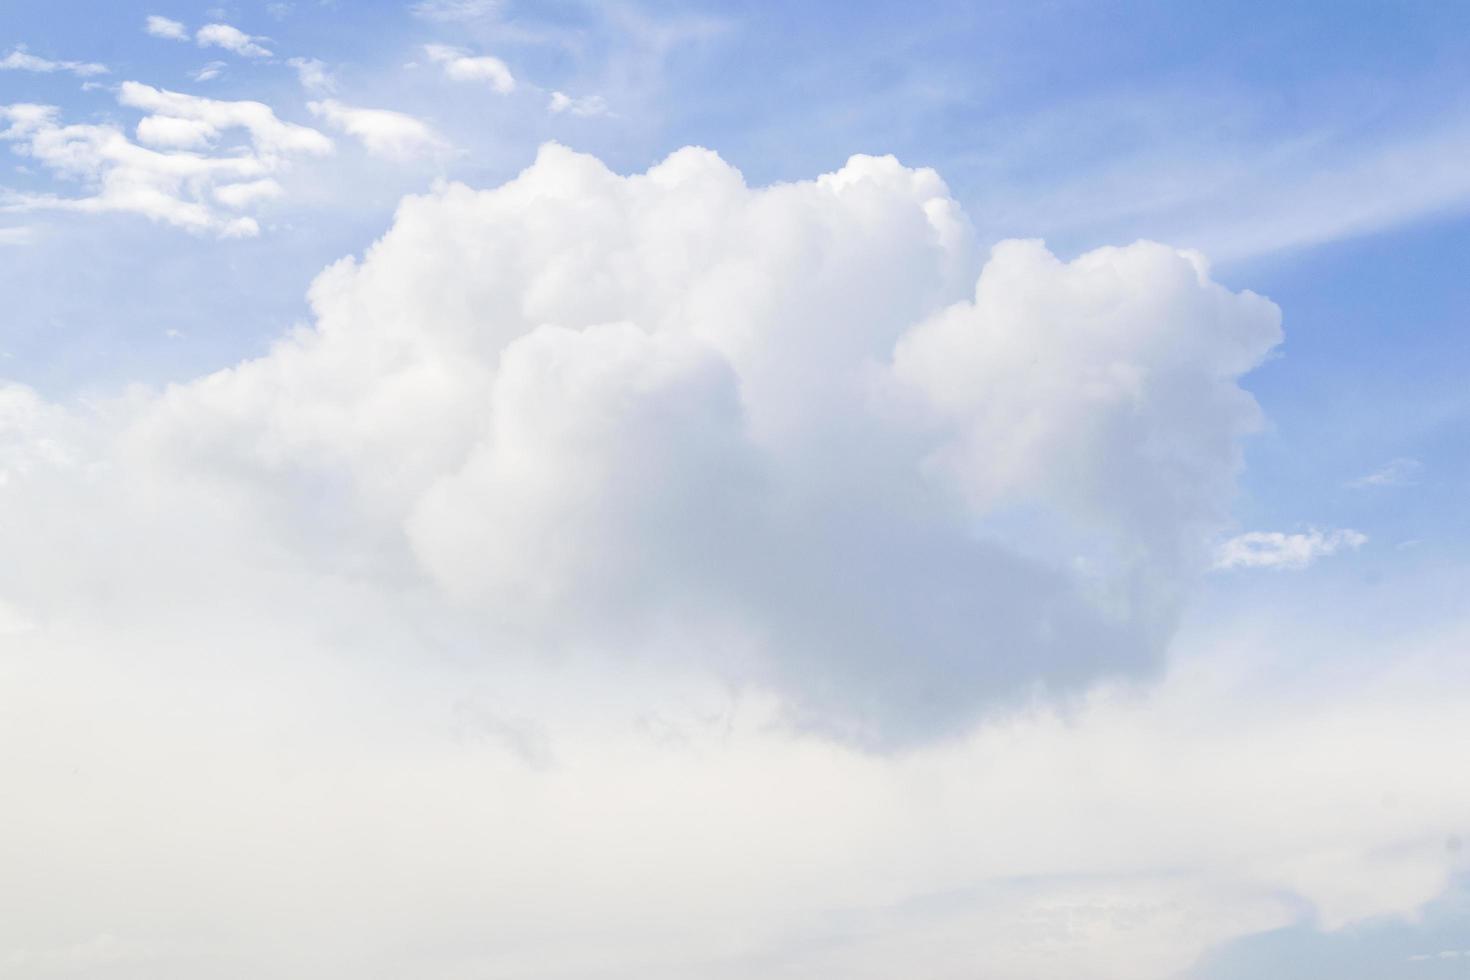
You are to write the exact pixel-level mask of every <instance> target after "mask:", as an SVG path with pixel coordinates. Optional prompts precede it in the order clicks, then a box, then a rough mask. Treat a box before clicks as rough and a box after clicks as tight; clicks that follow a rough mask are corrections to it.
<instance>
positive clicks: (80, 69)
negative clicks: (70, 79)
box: [0, 46, 108, 78]
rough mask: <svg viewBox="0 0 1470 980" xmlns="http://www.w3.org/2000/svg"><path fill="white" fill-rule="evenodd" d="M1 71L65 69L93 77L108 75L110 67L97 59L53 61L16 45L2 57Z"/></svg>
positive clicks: (84, 76)
mask: <svg viewBox="0 0 1470 980" xmlns="http://www.w3.org/2000/svg"><path fill="white" fill-rule="evenodd" d="M0 71H33V72H42V73H45V74H50V73H52V72H58V71H64V72H70V73H71V74H73V75H76V76H77V77H78V78H92V77H93V76H96V75H106V74H107V72H108V69H107V66H106V65H103V64H98V63H97V62H95V61H53V60H52V59H50V58H42V57H39V56H37V55H34V54H31V53H30V51H28V50H26V48H25V47H23V46H22V47H16V48H15V49H14V50H12V51H11V52H10V53H9V54H7V55H6V56H5V57H3V58H0Z"/></svg>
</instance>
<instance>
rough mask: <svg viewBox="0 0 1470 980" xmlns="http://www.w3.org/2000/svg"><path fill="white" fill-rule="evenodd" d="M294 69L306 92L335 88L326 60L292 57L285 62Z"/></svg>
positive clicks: (329, 90) (335, 83)
mask: <svg viewBox="0 0 1470 980" xmlns="http://www.w3.org/2000/svg"><path fill="white" fill-rule="evenodd" d="M286 63H287V64H288V65H290V66H291V67H292V68H295V69H296V77H297V78H299V79H300V80H301V87H302V88H304V89H306V90H307V91H308V92H331V91H335V90H336V88H337V80H336V79H335V78H333V77H332V73H331V72H329V71H328V70H327V65H326V62H324V61H320V60H318V59H316V58H292V59H291V60H290V61H288V62H286Z"/></svg>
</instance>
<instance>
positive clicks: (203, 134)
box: [136, 116, 219, 149]
mask: <svg viewBox="0 0 1470 980" xmlns="http://www.w3.org/2000/svg"><path fill="white" fill-rule="evenodd" d="M136 132H137V137H138V142H139V143H145V144H147V145H148V146H164V147H178V148H184V149H198V148H199V147H204V146H208V145H210V144H211V143H213V142H214V141H215V139H216V138H217V137H218V136H219V130H218V129H216V128H215V127H214V126H212V125H210V124H209V123H207V122H204V121H203V120H199V119H178V118H176V117H174V116H145V117H144V118H142V119H140V120H138V126H137V130H136Z"/></svg>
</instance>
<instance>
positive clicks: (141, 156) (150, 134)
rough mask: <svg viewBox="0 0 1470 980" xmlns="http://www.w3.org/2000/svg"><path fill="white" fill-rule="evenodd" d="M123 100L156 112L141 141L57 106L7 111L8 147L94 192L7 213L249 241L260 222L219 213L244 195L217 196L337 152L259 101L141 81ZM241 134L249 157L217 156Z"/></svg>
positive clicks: (47, 198) (33, 201)
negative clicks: (220, 146) (96, 219)
mask: <svg viewBox="0 0 1470 980" xmlns="http://www.w3.org/2000/svg"><path fill="white" fill-rule="evenodd" d="M118 102H119V104H121V105H123V106H125V107H129V108H134V109H141V110H143V111H145V112H148V113H149V115H147V116H145V117H144V118H143V119H142V120H140V121H139V122H138V124H137V129H136V135H137V139H138V142H136V143H135V142H132V141H131V140H129V139H128V138H127V136H126V135H124V133H123V132H122V131H121V130H119V129H118V128H117V127H115V126H112V125H92V124H84V125H78V124H71V125H68V124H63V123H62V122H61V121H60V119H59V110H57V109H56V108H55V107H52V106H41V105H28V104H17V105H10V106H0V121H4V122H7V123H8V125H7V127H6V128H5V129H4V130H0V140H4V141H7V142H10V143H11V144H12V145H13V147H14V148H15V149H16V150H17V152H20V153H23V154H25V155H27V156H30V157H32V158H34V159H35V160H37V161H38V162H39V163H41V164H43V165H44V166H46V167H47V168H48V169H50V170H51V171H53V172H54V173H55V174H56V175H57V176H58V177H62V178H66V179H71V180H76V181H79V182H81V183H82V184H84V185H86V186H88V187H89V188H90V189H91V190H92V193H91V194H90V195H89V196H82V197H61V196H58V195H54V194H14V195H12V196H11V198H10V199H9V200H8V201H7V202H5V207H6V208H7V209H9V210H21V211H25V210H40V209H47V208H52V209H63V210H72V211H92V212H106V211H116V212H130V213H134V214H140V215H144V216H146V217H148V218H151V219H153V220H155V221H163V222H166V223H168V224H171V225H174V226H176V227H180V228H185V229H188V230H190V231H196V232H206V231H207V232H214V233H216V234H219V235H222V236H225V237H239V236H250V235H254V234H256V233H258V231H259V227H258V225H257V223H256V221H255V219H254V218H252V217H250V216H241V215H233V214H228V213H222V212H220V211H219V210H218V209H217V208H216V207H215V204H216V202H219V201H226V202H229V201H232V200H233V201H235V202H238V201H240V200H242V198H241V197H240V192H238V191H229V190H225V191H224V195H225V196H224V197H220V196H219V195H218V194H216V189H223V188H227V187H231V186H235V187H238V186H240V185H249V186H262V185H261V184H260V182H261V181H265V180H267V179H268V178H269V177H270V175H272V174H275V173H278V172H280V171H281V170H282V169H284V168H285V166H286V165H287V161H288V160H289V158H291V157H293V156H321V155H324V154H326V153H330V152H331V150H332V141H331V140H330V139H328V138H327V137H326V136H324V135H323V134H321V133H320V132H317V131H316V130H314V129H310V128H309V127H306V126H299V125H296V124H294V123H287V122H283V121H282V120H280V119H278V118H277V117H276V115H275V113H274V112H273V111H272V110H271V109H270V107H269V106H267V105H265V104H264V103H260V102H249V101H240V102H228V101H219V100H215V99H206V98H202V97H200V96H194V95H186V94H183V93H180V92H170V91H166V90H163V89H156V88H153V87H152V86H148V85H143V84H141V83H139V82H124V83H123V84H122V86H121V87H120V88H119V90H118ZM233 130H244V131H245V132H246V133H247V134H248V136H249V139H250V149H249V150H248V151H243V152H242V151H241V150H240V149H238V148H231V149H224V150H220V151H217V152H214V151H212V148H213V147H214V145H215V143H216V141H218V140H219V139H220V137H221V134H223V133H225V132H228V131H233ZM201 150H206V151H211V152H198V151H201ZM272 183H273V182H272ZM254 199H255V200H259V199H261V196H260V195H256V196H255V198H254Z"/></svg>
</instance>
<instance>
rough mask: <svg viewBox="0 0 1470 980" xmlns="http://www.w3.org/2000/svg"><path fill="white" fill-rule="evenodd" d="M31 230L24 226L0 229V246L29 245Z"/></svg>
mask: <svg viewBox="0 0 1470 980" xmlns="http://www.w3.org/2000/svg"><path fill="white" fill-rule="evenodd" d="M30 242H31V229H30V228H29V227H28V226H26V225H11V226H10V227H7V228H0V245H29V244H30Z"/></svg>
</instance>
